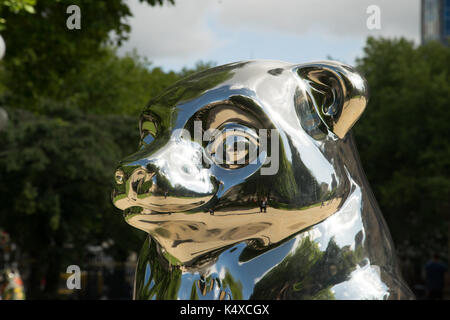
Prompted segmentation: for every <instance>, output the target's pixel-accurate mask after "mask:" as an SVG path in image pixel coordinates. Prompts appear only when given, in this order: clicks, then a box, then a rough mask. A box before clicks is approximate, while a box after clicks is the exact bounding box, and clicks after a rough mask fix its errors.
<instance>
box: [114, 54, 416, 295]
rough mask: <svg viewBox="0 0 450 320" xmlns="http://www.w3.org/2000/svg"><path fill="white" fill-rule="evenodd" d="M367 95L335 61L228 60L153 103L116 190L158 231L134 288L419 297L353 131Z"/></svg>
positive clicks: (136, 219)
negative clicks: (405, 274) (401, 267)
mask: <svg viewBox="0 0 450 320" xmlns="http://www.w3.org/2000/svg"><path fill="white" fill-rule="evenodd" d="M367 101H368V90H367V84H366V81H365V80H364V78H363V77H362V76H361V75H359V74H358V72H356V71H355V70H354V69H353V68H351V67H349V66H347V65H344V64H341V63H338V62H333V61H322V62H314V63H309V64H300V65H299V64H289V63H286V62H278V61H248V62H238V63H233V64H229V65H224V66H219V67H216V68H212V69H210V70H207V71H204V72H201V73H198V74H195V75H192V76H190V77H188V78H185V79H183V80H181V81H179V82H178V83H176V84H175V85H174V86H172V87H170V88H169V89H167V91H166V92H165V93H164V94H162V95H161V96H159V97H158V98H156V99H154V100H152V101H150V103H149V104H148V106H147V107H146V108H145V109H144V111H143V113H142V115H141V119H140V130H141V143H140V148H139V150H138V151H137V152H136V153H135V154H133V155H131V156H129V157H128V158H126V159H124V160H123V161H122V162H121V163H120V165H119V166H118V168H117V170H116V173H115V174H114V177H115V181H116V185H115V188H114V190H113V193H112V200H113V203H114V204H115V205H116V206H117V207H118V208H120V209H122V210H123V211H124V218H125V220H126V221H127V222H128V223H129V224H130V225H132V226H134V227H136V228H139V229H141V230H144V231H145V232H147V233H148V234H149V238H148V239H147V241H146V243H145V244H144V246H143V248H142V250H141V253H140V258H139V262H138V267H137V271H136V285H135V298H136V299H409V298H412V294H411V292H410V290H409V289H408V288H407V287H406V286H405V285H404V283H403V280H402V278H401V275H400V274H399V271H398V266H397V262H396V257H395V252H394V249H393V247H392V241H391V239H390V235H389V231H388V229H387V227H386V225H385V222H384V220H383V217H382V214H381V212H380V210H379V208H378V205H377V203H376V200H375V199H374V197H373V195H372V192H371V190H370V187H369V185H368V182H367V180H366V178H365V175H364V173H363V170H362V168H361V165H360V162H359V157H358V153H357V151H356V148H355V145H354V142H353V138H352V135H351V133H349V130H350V129H351V127H352V126H353V125H354V123H355V122H356V121H357V120H358V118H359V117H360V116H361V114H362V112H363V111H364V109H365V107H366V105H367ZM199 123H200V124H201V126H200V131H201V132H199V131H196V130H198V126H197V124H199ZM196 128H197V129H196ZM261 130H269V131H267V132H270V133H269V135H270V138H269V137H268V138H267V139H264V138H263V137H262V136H261V135H259V136H257V133H259V132H261ZM270 130H272V131H270ZM273 130H275V131H273ZM213 131H214V132H216V134H215V135H214V136H213V135H210V134H209V133H210V132H213ZM273 132H276V133H277V134H276V135H275V134H274V133H273ZM186 133H187V134H186ZM198 134H200V136H201V139H200V140H198V139H195V137H198ZM237 142H239V143H237ZM238 144H241V145H243V146H245V147H246V149H245V150H243V151H242V150H241V151H238V150H237V149H236V148H237V147H236V145H238ZM252 148H253V149H252ZM256 149H258V150H259V151H261V152H260V153H259V156H258V157H257V158H256V160H255V159H253V160H255V161H251V160H250V151H249V150H256ZM217 154H221V155H226V159H233V160H237V159H239V162H237V161H236V162H234V163H231V164H230V163H229V162H227V163H223V162H221V161H217V158H216V156H217ZM275 162H276V163H277V165H278V167H276V168H277V170H276V173H275V174H270V175H267V174H263V173H264V172H268V171H267V168H269V167H270V166H271V165H272V164H274V163H275ZM265 170H266V171H265ZM263 202H267V204H268V206H267V208H263ZM263 209H264V210H263ZM264 211H266V212H264Z"/></svg>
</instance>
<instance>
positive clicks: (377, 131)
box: [354, 38, 450, 265]
mask: <svg viewBox="0 0 450 320" xmlns="http://www.w3.org/2000/svg"><path fill="white" fill-rule="evenodd" d="M357 67H358V68H359V69H360V70H361V72H362V73H363V74H364V75H365V76H366V78H367V80H368V83H369V87H370V93H371V98H370V101H369V104H368V107H367V110H366V111H365V113H364V115H363V117H362V118H361V120H360V121H359V122H358V123H357V124H356V126H355V128H354V133H355V136H356V142H357V144H358V149H359V151H360V154H361V161H362V163H363V167H364V168H365V171H366V174H367V176H368V179H369V182H370V183H371V185H372V188H373V190H374V193H375V196H376V198H377V200H378V202H379V204H380V206H381V209H382V212H383V214H384V215H385V217H386V220H387V222H388V225H389V226H390V229H391V232H392V236H393V238H394V241H395V243H396V246H397V249H398V252H399V254H400V255H401V256H402V257H403V258H404V259H405V258H410V259H413V260H414V259H415V262H416V263H417V264H419V265H420V264H422V263H423V262H424V259H427V258H429V256H430V253H431V250H434V251H436V252H440V253H445V252H446V247H445V246H446V239H448V226H449V225H450V215H449V212H450V210H449V209H450V208H449V199H450V192H449V191H450V180H449V168H450V143H449V140H448V138H447V136H448V123H449V121H450V115H449V113H448V112H446V108H447V107H448V101H450V81H449V80H450V79H449V76H450V49H449V48H447V47H444V46H442V45H441V44H439V43H437V42H436V43H435V42H431V43H428V44H426V45H423V46H420V47H416V46H414V44H413V43H412V42H409V41H406V40H404V39H374V38H369V39H368V40H367V43H366V46H365V48H364V55H363V57H362V58H360V59H359V60H358V61H357ZM407 252H409V255H410V256H409V257H406V253H407Z"/></svg>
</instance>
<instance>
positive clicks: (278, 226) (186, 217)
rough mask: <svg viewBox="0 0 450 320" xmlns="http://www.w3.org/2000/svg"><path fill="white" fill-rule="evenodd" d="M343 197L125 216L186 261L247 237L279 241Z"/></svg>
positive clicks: (329, 212) (328, 210) (321, 217)
mask: <svg viewBox="0 0 450 320" xmlns="http://www.w3.org/2000/svg"><path fill="white" fill-rule="evenodd" d="M342 200H343V199H342V198H336V199H334V200H333V201H327V202H325V203H322V204H321V203H318V204H317V205H314V206H310V207H306V208H302V209H299V210H285V209H283V208H274V207H269V208H268V209H267V212H261V210H260V208H259V207H241V208H222V209H217V210H215V211H214V212H212V211H211V212H205V211H204V210H191V211H187V212H186V211H183V212H173V213H170V212H160V211H153V210H149V209H146V210H143V211H141V212H139V213H134V214H133V213H129V214H128V215H126V216H125V220H126V222H127V223H128V224H130V225H131V226H133V227H135V228H138V229H140V230H143V231H145V232H146V233H148V234H149V235H150V236H151V237H152V238H154V239H155V240H156V241H157V242H158V243H159V244H160V245H161V247H162V248H164V250H165V252H167V253H169V254H171V255H172V256H174V257H176V258H177V259H178V260H180V261H181V262H182V263H185V262H188V261H191V260H192V259H194V258H196V257H200V256H201V255H202V254H206V253H208V252H211V251H214V250H217V249H219V248H223V247H226V246H229V245H232V244H236V243H240V242H243V241H248V240H258V241H259V242H260V243H262V244H263V246H268V245H272V244H276V243H278V242H280V241H282V240H284V239H286V238H288V237H289V236H291V235H293V234H295V233H297V232H300V231H301V230H306V229H307V228H309V227H310V226H313V225H315V224H317V223H319V222H321V221H323V220H325V219H326V218H328V217H329V216H331V215H333V214H334V213H335V212H337V211H338V210H339V208H340V204H341V202H342Z"/></svg>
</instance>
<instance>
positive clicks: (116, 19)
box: [0, 0, 174, 111]
mask: <svg viewBox="0 0 450 320" xmlns="http://www.w3.org/2000/svg"><path fill="white" fill-rule="evenodd" d="M9 2H10V1H6V0H4V1H3V6H0V7H1V8H3V7H5V4H6V3H9ZM15 2H16V3H21V2H23V1H18V0H17V1H15ZM141 2H146V3H148V4H150V5H156V4H162V3H163V0H141ZM166 2H169V3H174V2H173V0H167V1H166ZM69 5H78V6H79V7H80V9H81V17H82V18H81V29H80V30H69V29H68V28H67V26H66V20H67V18H68V17H69V15H68V14H66V9H67V7H68V6H69ZM26 8H28V7H25V9H26ZM33 10H34V11H35V13H34V14H31V15H30V14H28V13H24V12H25V11H24V10H22V11H17V10H2V12H1V14H2V18H3V19H5V20H6V23H7V24H6V30H4V32H3V33H2V35H3V37H4V39H5V42H6V44H7V48H8V49H7V54H6V56H5V59H4V62H3V68H4V73H5V75H6V79H7V81H4V82H5V86H6V88H7V91H8V92H9V95H8V97H9V98H8V102H9V104H10V105H12V106H20V107H23V108H27V109H31V110H33V111H38V110H37V108H38V106H39V105H40V104H39V103H37V101H38V100H39V99H40V98H42V97H48V98H51V99H54V100H60V99H64V97H65V91H64V90H62V89H63V88H67V87H70V86H71V85H73V82H72V81H73V79H76V76H77V74H79V73H80V71H82V70H85V69H86V67H87V66H92V64H91V63H90V60H92V59H93V58H94V57H97V58H101V57H103V56H105V55H108V50H105V45H106V44H110V45H116V44H117V45H120V44H121V43H122V41H123V40H125V39H126V38H127V35H128V32H129V30H130V26H129V25H128V24H127V22H126V18H128V17H130V16H131V12H130V9H129V7H128V5H127V4H126V2H125V1H124V0H110V1H96V0H57V1H55V0H39V1H37V3H36V5H35V7H34V9H33ZM13 26H20V27H13ZM111 34H113V36H111Z"/></svg>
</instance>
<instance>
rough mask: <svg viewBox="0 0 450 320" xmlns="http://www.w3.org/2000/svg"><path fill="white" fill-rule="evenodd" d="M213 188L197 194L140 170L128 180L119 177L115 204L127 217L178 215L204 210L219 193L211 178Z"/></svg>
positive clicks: (118, 175)
mask: <svg viewBox="0 0 450 320" xmlns="http://www.w3.org/2000/svg"><path fill="white" fill-rule="evenodd" d="M209 180H210V181H209V182H208V183H209V184H210V185H211V188H210V189H209V190H207V192H205V190H197V191H194V190H192V189H187V188H183V187H182V186H180V185H175V186H172V185H171V184H170V183H169V181H168V179H167V178H165V177H164V176H163V175H160V174H156V173H154V172H149V171H148V170H146V169H145V168H138V169H136V170H134V172H133V173H132V174H131V175H130V176H129V177H128V178H127V179H124V177H121V173H120V172H118V173H116V188H115V189H114V190H113V191H112V202H113V203H114V205H115V206H116V207H117V208H119V209H121V210H123V211H124V212H125V213H128V212H130V211H131V212H134V213H137V212H139V213H145V214H158V213H175V212H185V211H190V210H193V209H196V208H200V207H202V206H205V205H206V204H207V203H208V202H209V201H210V200H211V199H213V198H214V196H215V195H216V194H217V192H218V183H217V181H216V180H215V179H213V178H212V177H211V178H210V179H209ZM138 208H140V209H139V210H138Z"/></svg>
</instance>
